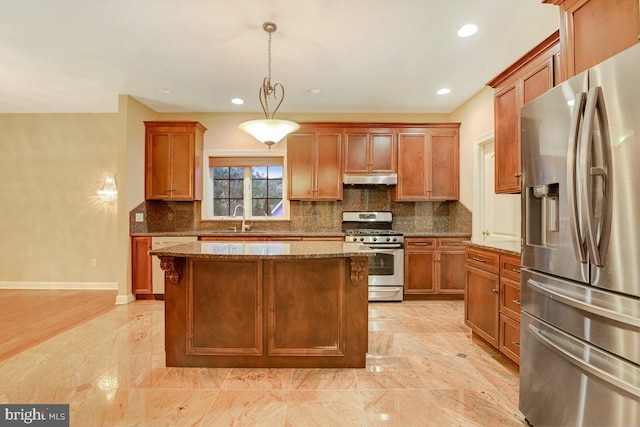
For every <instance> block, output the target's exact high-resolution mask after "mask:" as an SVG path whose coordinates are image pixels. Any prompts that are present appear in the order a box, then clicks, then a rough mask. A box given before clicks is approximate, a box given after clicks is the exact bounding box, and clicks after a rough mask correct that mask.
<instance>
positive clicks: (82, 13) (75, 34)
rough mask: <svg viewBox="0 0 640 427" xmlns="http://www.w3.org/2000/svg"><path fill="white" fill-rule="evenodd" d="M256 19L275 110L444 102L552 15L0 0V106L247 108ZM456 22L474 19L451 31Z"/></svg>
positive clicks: (439, 106) (509, 56)
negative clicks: (126, 102)
mask: <svg viewBox="0 0 640 427" xmlns="http://www.w3.org/2000/svg"><path fill="white" fill-rule="evenodd" d="M265 21H273V22H275V23H276V24H277V25H278V30H277V31H276V32H275V33H274V34H273V40H272V80H273V81H275V82H281V83H282V84H283V85H284V86H285V88H286V98H285V100H284V103H283V104H282V107H281V108H280V110H279V113H278V115H277V117H280V113H283V112H284V113H286V112H345V113H346V112H377V113H448V112H451V111H452V110H454V109H455V108H456V107H457V106H459V105H460V104H462V103H463V102H464V101H465V100H467V99H468V98H469V97H470V96H472V95H473V94H474V93H476V92H477V91H478V90H480V89H481V88H482V87H483V86H484V84H485V83H486V82H487V81H489V80H490V79H491V78H493V77H494V76H495V75H497V74H498V73H500V72H501V71H502V70H504V69H505V68H506V67H507V66H509V65H510V64H511V63H513V62H514V61H515V60H517V59H518V58H519V57H520V56H522V55H523V54H524V53H525V52H527V51H528V50H529V49H531V48H532V47H534V46H535V45H536V44H538V43H539V42H540V41H542V40H543V39H544V38H546V37H547V36H549V35H550V34H551V33H552V32H553V31H555V30H556V29H557V28H558V22H559V15H558V10H557V7H555V6H552V5H546V4H542V3H541V1H540V0H236V1H233V0H206V1H205V0H56V1H51V0H0V113H35V112H115V111H117V96H118V94H129V95H132V96H133V97H135V98H137V99H138V100H140V101H141V102H143V103H144V104H146V105H148V106H149V107H151V108H153V109H154V110H156V111H159V112H258V111H260V105H259V103H258V87H259V86H260V84H261V83H262V79H263V78H264V77H266V75H267V41H268V35H267V33H265V32H264V31H263V30H262V23H263V22H265ZM466 23H474V24H476V25H477V26H478V27H479V31H478V33H477V34H476V35H475V36H473V37H470V38H466V39H462V38H459V37H457V35H456V32H457V30H458V29H459V28H460V27H461V26H462V25H463V24H466ZM442 87H449V88H451V93H450V94H449V95H446V96H441V95H436V90H437V89H440V88H442ZM309 88H319V89H321V92H320V93H319V94H315V95H314V94H311V93H309V92H308V89H309ZM165 89H169V90H170V93H162V91H163V90H165ZM234 97H240V98H244V99H245V101H246V102H245V104H244V105H241V106H236V105H233V104H231V102H230V100H231V99H232V98H234Z"/></svg>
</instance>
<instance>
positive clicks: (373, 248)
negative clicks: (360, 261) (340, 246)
mask: <svg viewBox="0 0 640 427" xmlns="http://www.w3.org/2000/svg"><path fill="white" fill-rule="evenodd" d="M392 223H393V215H392V213H391V212H386V211H383V212H362V211H358V212H351V211H350V212H343V213H342V230H343V231H344V232H345V234H346V235H345V238H344V239H345V243H344V246H345V250H347V249H348V250H350V251H360V252H369V253H371V252H373V253H375V254H376V256H374V257H370V258H369V301H402V295H403V294H402V290H403V287H404V237H403V235H402V233H399V232H397V231H394V230H392V225H393V224H392Z"/></svg>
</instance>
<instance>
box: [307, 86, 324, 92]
mask: <svg viewBox="0 0 640 427" xmlns="http://www.w3.org/2000/svg"><path fill="white" fill-rule="evenodd" d="M307 92H309V93H313V94H317V93H320V92H321V91H320V89H318V88H317V87H310V88H309V89H307Z"/></svg>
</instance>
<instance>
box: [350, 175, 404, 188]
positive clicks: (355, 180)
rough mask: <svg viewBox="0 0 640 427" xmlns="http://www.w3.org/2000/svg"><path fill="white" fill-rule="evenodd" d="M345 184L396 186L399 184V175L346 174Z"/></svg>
mask: <svg viewBox="0 0 640 427" xmlns="http://www.w3.org/2000/svg"><path fill="white" fill-rule="evenodd" d="M342 180H343V182H344V183H345V184H347V185H349V184H364V185H396V184H397V183H398V174H395V173H389V174H369V175H358V174H344V176H343V179H342Z"/></svg>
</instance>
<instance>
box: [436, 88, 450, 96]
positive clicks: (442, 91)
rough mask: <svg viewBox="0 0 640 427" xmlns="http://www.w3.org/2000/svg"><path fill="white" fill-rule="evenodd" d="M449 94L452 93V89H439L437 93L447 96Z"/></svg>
mask: <svg viewBox="0 0 640 427" xmlns="http://www.w3.org/2000/svg"><path fill="white" fill-rule="evenodd" d="M449 92H451V89H449V88H448V87H443V88H442V89H438V91H437V92H436V93H437V94H438V95H446V94H448V93H449Z"/></svg>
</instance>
